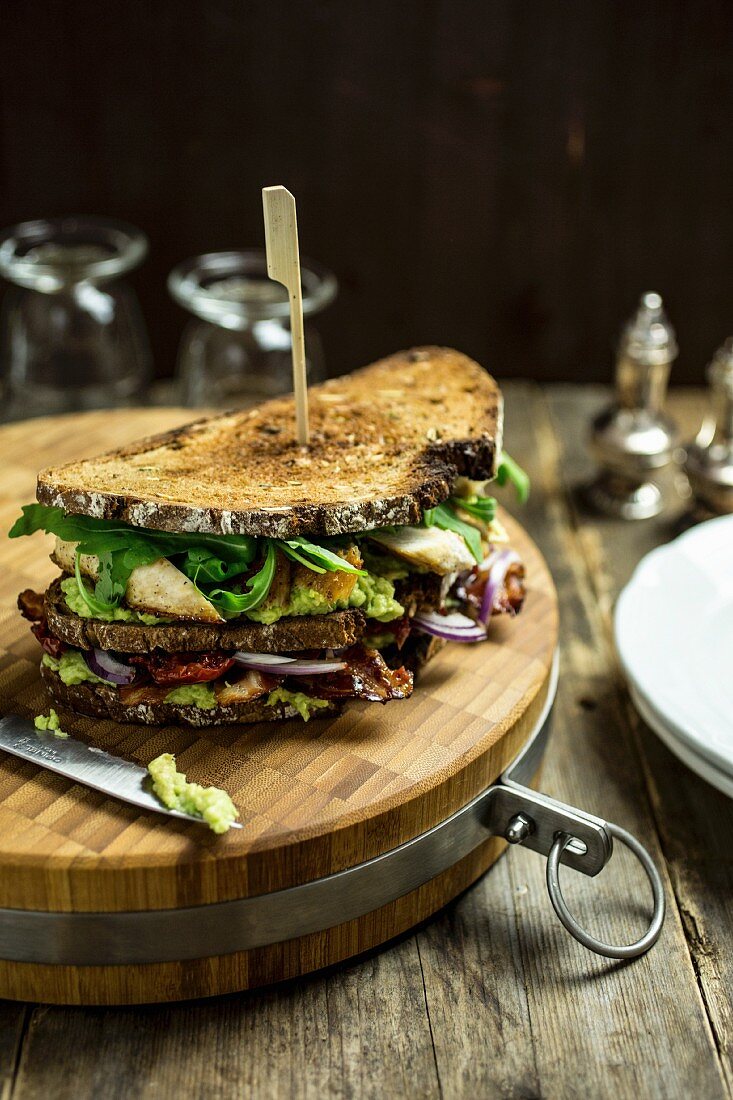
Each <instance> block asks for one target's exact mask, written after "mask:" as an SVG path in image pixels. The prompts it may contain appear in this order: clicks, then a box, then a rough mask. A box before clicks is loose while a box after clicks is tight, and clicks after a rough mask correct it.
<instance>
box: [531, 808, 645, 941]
mask: <svg viewBox="0 0 733 1100" xmlns="http://www.w3.org/2000/svg"><path fill="white" fill-rule="evenodd" d="M606 829H607V830H608V832H609V833H610V834H611V836H613V837H614V838H615V839H616V840H620V841H621V843H622V844H625V845H626V847H627V848H629V849H630V850H631V851H632V852H633V853H634V855H635V856H636V858H637V859H638V860H639V862H640V863H641V865H642V867H643V868H644V870H645V871H646V876H647V878H648V879H649V882H650V884H651V888H652V896H653V898H654V912H653V913H652V919H651V921H650V923H649V927H648V928H647V930H646V932H645V933H644V935H643V936H642V937H641V939H639V940H636V942H635V943H630V944H627V945H626V946H616V945H615V944H611V943H603V941H602V940H598V939H596V938H595V936H591V935H590V933H589V932H586V931H585V929H584V928H581V926H580V925H579V924H578V922H577V921H576V919H575V917H574V916H573V915H572V913H571V912H570V910H569V909H568V907H567V905H566V904H565V898H564V897H563V895H562V891H561V889H560V877H559V874H560V857H561V855H562V853H563V851H564V850H565V848H566V847H567V845H568V844H569V843H570V841H571V840H572V839H573V838H572V837H571V835H570V834H569V833H558V834H557V836H556V837H555V842H554V844H553V845H552V848H551V849H550V854H549V856H548V857H547V892H548V893H549V895H550V901H551V902H552V907H553V909H554V910H555V912H556V913H557V915H558V917H559V918H560V920H561V921H562V923H563V924H564V926H565V928H567V930H568V932H569V933H570V935H571V936H574V937H575V939H576V940H578V942H579V943H582V944H583V946H584V947H587V948H588V949H589V950H590V951H595V952H596V954H597V955H605V956H606V958H607V959H635V958H636V957H637V956H639V955H643V954H644V953H645V952H646V951H648V950H649V948H650V947H653V946H654V944H655V943H656V942H657V940H658V939H659V933H660V932H661V931H662V924H663V923H664V886H663V885H662V879H661V876H660V874H659V871H658V870H657V868H656V867H655V866H654V863H653V862H652V857H651V856H650V855H649V853H648V852H647V850H646V848H645V847H644V846H643V845H642V844H640V843H639V841H638V840H637V839H636V837H634V836H632V835H631V833H627V832H626V830H625V829H621V828H620V827H619V826H618V825H612V824H611V823H610V822H607V823H606Z"/></svg>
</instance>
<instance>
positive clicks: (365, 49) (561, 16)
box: [0, 0, 733, 381]
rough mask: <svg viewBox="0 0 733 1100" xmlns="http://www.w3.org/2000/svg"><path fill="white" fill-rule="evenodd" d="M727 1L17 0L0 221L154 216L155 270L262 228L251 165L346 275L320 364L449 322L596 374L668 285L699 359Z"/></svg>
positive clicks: (461, 330) (672, 308) (683, 336)
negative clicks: (290, 203) (649, 300)
mask: <svg viewBox="0 0 733 1100" xmlns="http://www.w3.org/2000/svg"><path fill="white" fill-rule="evenodd" d="M732 32H733V4H731V3H730V2H724V0H707V2H706V0H695V2H692V0H690V2H686V3H675V2H671V0H668V2H666V3H656V4H651V3H645V2H643V0H641V2H638V3H624V2H611V0H583V2H565V3H553V2H535V0H515V2H512V0H503V2H502V0H486V2H482V0H426V2H418V0H393V2H388V0H365V2H362V0H355V2H351V0H320V2H318V0H317V2H313V0H311V2H305V0H298V2H295V0H263V2H260V0H253V2H247V0H207V2H201V0H147V2H146V3H142V2H139V0H128V2H127V3H117V2H104V0H97V2H89V0H60V2H45V3H42V2H38V0H5V2H4V4H3V6H2V45H1V46H0V95H1V96H2V116H1V122H0V223H2V224H9V223H12V222H14V221H18V220H21V219H24V218H31V217H40V216H50V215H58V214H65V213H96V214H108V215H112V216H116V217H119V218H124V219H126V220H128V221H131V222H133V223H135V224H137V225H139V226H140V227H142V228H143V229H145V230H146V231H147V233H148V234H149V236H150V238H151V246H152V247H151V255H150V257H149V258H148V260H147V262H146V264H145V266H144V267H143V268H142V269H141V271H140V272H139V273H138V275H136V276H135V282H136V285H137V288H138V291H139V294H140V298H141V300H142V305H143V309H144V312H145V315H146V318H147V321H148V325H149V327H150V330H151V335H152V339H153V345H154V352H155V357H156V367H157V371H158V373H159V374H162V375H165V374H169V373H171V371H172V369H173V364H174V360H175V350H176V345H177V341H178V337H179V335H180V333H181V330H182V328H183V326H184V321H185V315H184V313H183V311H181V310H180V309H179V308H178V307H177V306H175V305H174V304H173V303H172V302H171V301H170V300H169V298H168V295H167V291H166V289H165V279H166V275H167V273H168V271H169V270H170V268H171V267H172V266H173V265H174V264H175V263H176V262H178V261H179V260H181V259H184V258H185V257H187V256H189V255H192V254H195V253H197V252H202V251H208V250H214V249H222V248H231V247H243V246H252V245H261V244H262V243H263V229H262V212H261V199H260V188H261V187H262V186H263V185H266V184H272V183H284V184H286V185H287V186H288V187H289V188H290V189H291V190H292V191H293V192H294V194H295V196H296V198H297V201H298V216H299V223H300V238H301V251H302V253H303V254H304V255H311V256H313V257H314V258H316V259H318V260H320V261H322V262H323V263H325V264H326V265H328V266H330V267H331V268H332V269H333V270H334V271H335V272H336V273H337V275H338V277H339V279H340V281H341V287H342V290H341V295H340V297H339V299H338V301H337V303H336V304H335V305H334V306H332V307H331V308H330V309H329V311H328V313H327V314H325V315H324V317H323V318H322V322H321V325H320V327H321V331H322V333H323V335H324V339H325V342H326V352H327V357H328V362H329V368H330V370H331V371H332V372H334V373H339V372H340V371H342V370H346V369H350V368H352V367H354V366H357V365H360V364H362V363H364V362H367V361H369V360H370V359H373V358H375V357H377V356H379V355H382V354H385V353H388V352H390V351H393V350H396V349H397V348H399V347H403V346H407V345H410V344H414V343H425V342H439V343H445V344H452V345H455V346H457V347H459V348H461V349H462V350H464V351H467V352H468V353H470V354H472V355H474V356H475V357H476V358H478V359H479V360H480V361H481V362H483V363H484V364H485V365H486V366H488V367H489V368H490V369H492V370H493V371H494V372H495V373H497V374H498V375H500V376H503V377H508V376H517V375H524V376H533V377H536V378H565V379H571V378H572V379H604V378H607V377H609V376H610V371H611V364H612V349H613V345H614V342H615V339H616V336H617V333H618V328H619V325H620V323H621V321H622V320H623V319H625V317H626V316H627V315H628V314H629V312H630V311H631V310H632V308H633V306H634V304H635V300H636V298H637V296H638V294H639V293H640V292H641V291H642V290H645V289H655V290H659V291H660V292H661V293H662V294H663V295H664V298H665V302H666V303H667V305H668V309H669V313H670V316H671V319H672V321H673V323H674V324H675V326H676V328H677V330H678V336H679V340H680V345H681V354H680V359H679V361H678V363H677V366H676V368H675V371H674V375H673V378H674V379H675V380H677V381H699V380H701V378H702V372H703V368H704V365H705V363H706V361H707V360H708V359H709V358H710V355H711V353H712V351H713V350H714V348H715V347H716V345H717V344H719V343H720V342H721V341H722V339H723V338H724V337H725V336H727V335H728V334H730V333H732V332H733V294H732V289H733V287H732V281H733V280H732V278H731V268H732V265H733V37H732Z"/></svg>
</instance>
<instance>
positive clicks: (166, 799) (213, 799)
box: [148, 689, 239, 834]
mask: <svg viewBox="0 0 733 1100" xmlns="http://www.w3.org/2000/svg"><path fill="white" fill-rule="evenodd" d="M177 690H178V689H177ZM148 772H149V773H150V776H151V778H152V780H153V790H154V791H155V793H156V794H157V796H158V798H159V799H160V801H161V802H162V803H163V805H164V806H167V807H168V809H169V810H179V811H180V812H181V813H184V814H195V815H196V816H197V817H200V818H202V819H203V820H204V821H205V822H206V824H207V825H208V826H209V828H210V829H211V830H212V832H215V833H217V834H221V833H226V832H227V831H228V830H229V829H231V827H232V825H233V823H234V822H235V820H236V819H237V818H238V817H239V813H238V812H237V808H236V806H235V805H234V803H233V802H232V800H231V798H230V797H229V795H228V794H227V792H226V791H222V790H221V789H220V788H219V787H202V786H200V784H198V783H189V782H188V780H187V779H186V776H185V775H184V774H183V772H179V771H178V769H177V768H176V758H175V756H174V755H173V753H171V752H164V753H162V754H161V755H160V756H157V757H156V758H155V760H151V761H150V763H149V764H148Z"/></svg>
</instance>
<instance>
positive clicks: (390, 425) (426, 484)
mask: <svg viewBox="0 0 733 1100" xmlns="http://www.w3.org/2000/svg"><path fill="white" fill-rule="evenodd" d="M310 398H311V400H310V409H311V417H310V421H311V445H310V447H309V449H308V450H307V451H305V450H304V449H302V448H300V447H298V444H297V440H296V439H295V435H294V423H295V416H294V406H293V399H292V397H285V398H278V399H275V400H272V401H267V402H265V403H264V404H262V405H259V406H257V407H256V408H253V409H246V410H242V411H239V412H234V413H226V414H223V415H221V416H216V417H212V418H208V419H205V420H198V421H195V422H194V423H192V424H188V425H186V426H184V427H182V428H178V429H176V430H174V431H171V432H166V433H164V434H162V435H159V436H154V437H151V438H148V439H145V440H141V441H140V442H138V443H134V444H131V445H129V446H127V447H124V448H121V449H120V450H117V451H113V452H110V453H108V454H106V455H102V456H99V457H98V458H96V459H87V460H85V461H82V462H76V463H71V464H69V465H66V466H61V467H56V468H51V469H46V470H43V471H41V473H40V474H39V477H38V484H37V496H38V500H39V501H40V502H41V503H42V504H48V505H55V506H59V507H62V508H64V509H65V510H66V511H67V512H70V513H76V514H82V515H90V516H95V517H97V518H102V519H119V520H122V521H124V522H126V523H130V524H132V525H134V526H137V527H148V528H153V529H157V530H163V531H191V532H196V531H198V532H209V533H213V534H249V535H254V536H258V537H271V538H289V537H291V536H293V535H296V534H305V535H339V534H348V533H351V532H357V531H365V530H371V529H373V528H375V527H384V526H389V525H391V524H396V525H402V524H413V523H418V522H419V521H420V519H421V517H422V514H423V511H424V510H425V509H426V508H431V507H433V506H435V505H436V504H438V503H439V502H440V501H442V500H444V499H445V498H446V497H447V496H448V495H449V493H450V490H451V486H452V485H453V483H454V481H455V479H456V477H458V476H460V475H463V476H466V477H470V478H473V479H481V480H483V479H487V478H490V477H493V476H494V474H495V472H496V461H497V455H498V453H499V452H500V450H501V433H502V400H501V394H500V392H499V388H498V386H497V385H496V382H495V381H494V380H493V378H491V376H490V375H489V374H487V373H486V372H485V371H484V370H483V369H482V368H481V367H480V366H479V365H478V364H477V363H475V362H473V360H471V359H469V358H468V357H467V356H465V355H462V354H461V353H460V352H457V351H453V350H452V349H450V348H436V347H423V348H413V349H411V350H410V351H405V352H399V353H398V354H396V355H392V356H390V357H389V358H387V359H383V360H380V361H379V362H378V363H374V364H372V365H371V366H370V367H365V368H363V369H362V370H360V371H355V372H354V373H353V374H351V375H347V376H345V377H343V378H337V379H332V380H331V381H329V382H325V383H322V384H321V385H319V386H314V387H312V389H311V391H310Z"/></svg>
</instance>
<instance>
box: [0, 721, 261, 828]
mask: <svg viewBox="0 0 733 1100" xmlns="http://www.w3.org/2000/svg"><path fill="white" fill-rule="evenodd" d="M0 749H3V750H4V751H5V752H9V753H10V754H11V755H12V756H18V757H20V759H21V760H27V761H29V762H30V763H31V764H38V765H39V766H40V767H42V768H47V769H48V770H49V771H52V772H56V774H57V775H63V776H64V777H65V778H66V779H73V780H74V781H75V782H76V783H83V784H84V786H85V787H91V788H92V789H93V790H95V791H101V792H102V794H106V795H109V796H110V798H119V799H120V800H121V801H122V802H130V803H132V805H133V806H138V807H139V808H140V809H142V810H153V811H154V812H155V813H159V814H167V816H168V817H179V818H182V819H183V820H184V821H195V822H196V823H197V824H198V825H202V824H204V825H205V824H206V822H204V821H203V819H202V818H200V817H197V816H196V815H195V814H186V813H183V812H182V811H181V810H169V809H168V807H167V806H164V805H163V803H162V802H161V801H160V799H159V798H158V797H157V796H156V795H155V794H154V793H153V791H152V790H151V788H150V776H149V774H148V771H147V768H142V767H140V765H138V764H133V763H131V762H130V761H129V760H123V759H122V758H121V757H119V756H113V755H112V754H111V753H109V752H105V750H104V749H100V748H97V747H96V746H95V745H87V744H86V743H85V742H84V741H77V740H76V738H74V737H64V738H61V737H54V736H53V734H52V733H44V732H43V731H40V730H37V729H36V727H35V726H34V724H33V722H30V721H28V719H27V718H21V717H20V716H19V715H17V714H8V715H6V716H5V717H4V718H2V719H0ZM232 828H233V829H241V828H242V826H241V824H240V823H239V822H236V821H235V822H234V823H233V825H232Z"/></svg>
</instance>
